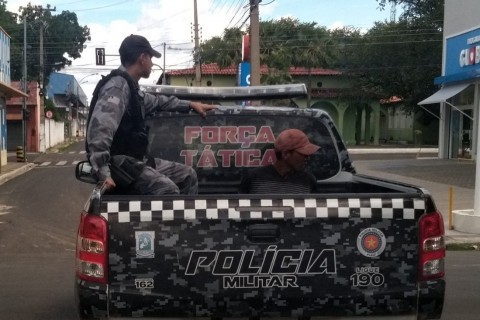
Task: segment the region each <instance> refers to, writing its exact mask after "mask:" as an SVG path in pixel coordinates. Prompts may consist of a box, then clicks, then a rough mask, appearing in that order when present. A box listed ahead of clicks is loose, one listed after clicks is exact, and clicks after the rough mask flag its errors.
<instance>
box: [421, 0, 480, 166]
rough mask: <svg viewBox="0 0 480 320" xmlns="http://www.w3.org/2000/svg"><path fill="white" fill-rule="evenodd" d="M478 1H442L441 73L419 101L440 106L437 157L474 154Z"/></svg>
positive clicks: (479, 72)
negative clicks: (432, 91)
mask: <svg viewBox="0 0 480 320" xmlns="http://www.w3.org/2000/svg"><path fill="white" fill-rule="evenodd" d="M479 11H480V2H479V1H477V0H462V2H461V4H459V3H458V1H455V0H445V15H444V31H443V54H442V57H443V59H442V74H441V75H439V76H438V77H437V78H435V79H434V82H435V84H437V85H438V86H439V88H440V89H439V91H437V92H436V93H435V94H433V95H432V96H430V97H428V98H427V99H425V100H423V101H421V102H420V103H419V104H420V105H424V106H425V107H426V108H429V107H432V106H433V107H435V105H440V127H439V157H440V158H444V159H455V158H466V159H475V158H476V157H477V152H478V150H477V143H478V140H479V139H478V126H479V122H478V117H479V84H480V81H479V80H480V22H479V20H478V14H477V12H479Z"/></svg>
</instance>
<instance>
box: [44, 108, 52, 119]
mask: <svg viewBox="0 0 480 320" xmlns="http://www.w3.org/2000/svg"><path fill="white" fill-rule="evenodd" d="M45 117H47V118H48V119H52V117H53V112H52V111H51V110H47V112H45Z"/></svg>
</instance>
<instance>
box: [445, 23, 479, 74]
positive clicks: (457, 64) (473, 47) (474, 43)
mask: <svg viewBox="0 0 480 320" xmlns="http://www.w3.org/2000/svg"><path fill="white" fill-rule="evenodd" d="M445 53H446V56H445V76H449V75H453V74H458V73H470V72H472V71H474V70H476V69H478V68H480V28H479V29H475V30H472V31H469V32H466V33H463V34H461V35H458V36H455V37H451V38H448V39H447V43H446V50H445Z"/></svg>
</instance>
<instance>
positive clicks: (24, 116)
mask: <svg viewBox="0 0 480 320" xmlns="http://www.w3.org/2000/svg"><path fill="white" fill-rule="evenodd" d="M22 73H23V81H22V89H23V92H25V93H27V17H26V16H25V17H24V18H23V72H22ZM22 138H23V139H22V140H23V141H22V142H23V162H27V98H26V97H23V107H22Z"/></svg>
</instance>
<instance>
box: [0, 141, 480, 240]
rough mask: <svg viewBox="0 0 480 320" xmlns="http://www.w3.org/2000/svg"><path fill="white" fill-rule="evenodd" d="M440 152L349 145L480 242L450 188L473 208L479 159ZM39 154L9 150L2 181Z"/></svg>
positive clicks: (369, 171)
mask: <svg viewBox="0 0 480 320" xmlns="http://www.w3.org/2000/svg"><path fill="white" fill-rule="evenodd" d="M55 151H57V150H49V152H55ZM437 152H438V149H436V148H422V149H419V148H408V147H399V148H397V147H385V148H383V147H382V148H366V147H358V148H356V147H350V148H349V153H350V155H351V158H352V159H353V163H354V165H355V168H356V169H357V173H359V174H364V175H369V176H376V177H381V178H383V179H387V180H392V181H397V182H403V183H408V184H412V185H417V186H421V187H423V188H425V189H427V190H428V191H429V192H430V193H431V194H432V196H433V199H434V201H435V204H436V206H437V208H438V210H439V211H440V212H441V213H442V215H443V218H444V222H445V234H446V242H447V244H451V243H460V244H462V243H475V244H480V231H479V234H468V233H462V232H459V231H456V230H449V211H450V197H449V196H450V190H453V210H460V209H473V201H474V189H475V163H474V162H473V161H471V160H455V159H452V160H445V159H438V158H437ZM39 155H40V154H27V162H17V160H16V154H15V152H8V162H7V164H6V165H4V166H3V167H2V168H1V172H0V185H1V184H3V183H5V182H6V181H8V180H10V179H13V178H14V177H16V176H18V175H21V174H23V173H25V172H27V171H28V170H30V169H32V168H34V167H35V164H34V163H33V161H34V160H35V158H37V157H38V156H39ZM450 188H451V189H450Z"/></svg>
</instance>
